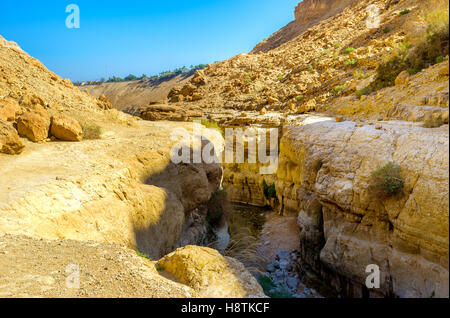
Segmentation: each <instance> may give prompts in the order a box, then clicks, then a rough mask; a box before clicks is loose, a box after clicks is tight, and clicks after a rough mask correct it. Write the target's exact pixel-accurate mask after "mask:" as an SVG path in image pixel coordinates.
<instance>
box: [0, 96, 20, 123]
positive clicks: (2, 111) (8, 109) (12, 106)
mask: <svg viewBox="0 0 450 318" xmlns="http://www.w3.org/2000/svg"><path fill="white" fill-rule="evenodd" d="M20 113H21V107H20V106H19V104H18V103H17V102H16V101H15V100H13V99H0V120H3V121H15V119H16V115H17V114H20Z"/></svg>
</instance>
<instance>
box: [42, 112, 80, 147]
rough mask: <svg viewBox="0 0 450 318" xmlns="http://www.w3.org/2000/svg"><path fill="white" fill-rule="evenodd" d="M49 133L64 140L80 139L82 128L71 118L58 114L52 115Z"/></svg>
mask: <svg viewBox="0 0 450 318" xmlns="http://www.w3.org/2000/svg"><path fill="white" fill-rule="evenodd" d="M50 132H51V134H52V135H53V136H55V137H56V138H58V139H59V140H64V141H81V140H82V139H83V129H82V128H81V126H80V124H79V123H78V122H77V121H76V120H75V119H73V118H70V117H68V116H65V115H62V114H59V115H55V116H52V123H51V130H50Z"/></svg>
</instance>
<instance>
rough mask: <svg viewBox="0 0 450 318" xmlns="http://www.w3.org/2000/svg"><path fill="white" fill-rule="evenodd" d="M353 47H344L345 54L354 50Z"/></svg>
mask: <svg viewBox="0 0 450 318" xmlns="http://www.w3.org/2000/svg"><path fill="white" fill-rule="evenodd" d="M355 50H356V49H355V48H353V47H348V48H346V49H345V51H344V53H345V54H350V53H352V52H355Z"/></svg>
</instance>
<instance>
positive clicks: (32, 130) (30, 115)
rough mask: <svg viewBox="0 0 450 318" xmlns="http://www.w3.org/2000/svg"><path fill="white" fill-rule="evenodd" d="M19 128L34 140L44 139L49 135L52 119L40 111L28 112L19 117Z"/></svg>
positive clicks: (24, 134) (20, 132)
mask: <svg viewBox="0 0 450 318" xmlns="http://www.w3.org/2000/svg"><path fill="white" fill-rule="evenodd" d="M17 130H18V131H19V134H20V135H21V136H23V137H27V138H28V139H29V140H31V141H33V142H38V141H42V140H44V139H46V138H47V137H48V132H49V130H50V120H49V119H48V118H46V117H44V116H42V115H40V114H38V113H34V112H26V113H25V114H23V115H22V116H20V117H19V118H18V119H17Z"/></svg>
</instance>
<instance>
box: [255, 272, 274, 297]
mask: <svg viewBox="0 0 450 318" xmlns="http://www.w3.org/2000/svg"><path fill="white" fill-rule="evenodd" d="M257 280H258V283H259V284H260V285H261V287H262V289H263V290H264V294H266V295H267V296H269V295H270V293H271V290H272V289H274V288H275V287H276V285H275V283H274V282H273V279H272V278H271V277H269V276H266V275H259V276H258V277H257Z"/></svg>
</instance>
